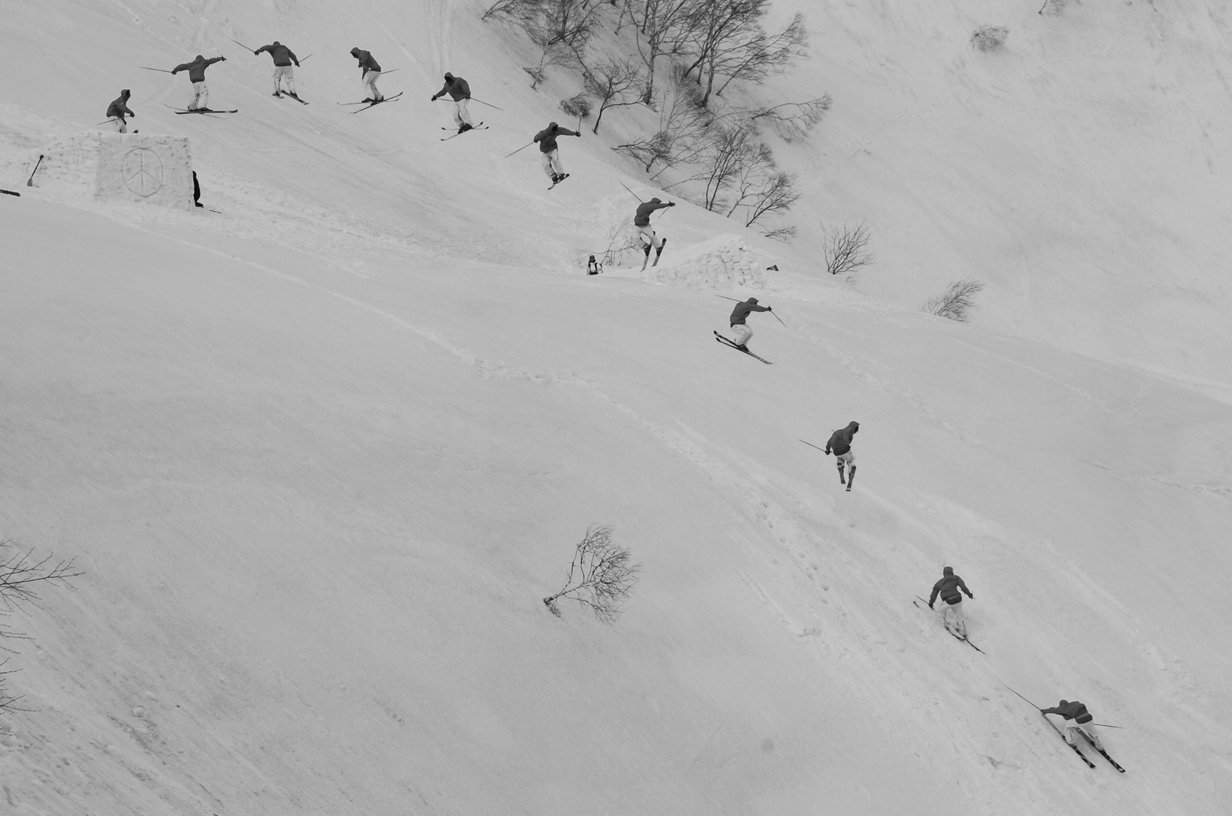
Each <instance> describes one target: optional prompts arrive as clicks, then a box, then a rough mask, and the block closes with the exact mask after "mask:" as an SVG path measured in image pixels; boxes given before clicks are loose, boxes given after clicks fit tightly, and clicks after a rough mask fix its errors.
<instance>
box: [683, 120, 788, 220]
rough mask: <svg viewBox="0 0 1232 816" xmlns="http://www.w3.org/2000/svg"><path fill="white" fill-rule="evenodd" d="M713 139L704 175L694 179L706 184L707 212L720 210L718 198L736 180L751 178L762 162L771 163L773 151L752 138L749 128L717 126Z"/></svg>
mask: <svg viewBox="0 0 1232 816" xmlns="http://www.w3.org/2000/svg"><path fill="white" fill-rule="evenodd" d="M711 136H712V138H711V140H710V144H709V149H708V150H707V151H706V162H705V164H704V165H703V168H702V170H701V172H700V173H698V174H697V175H696V176H694V177H693V178H694V179H697V180H699V181H702V182H705V193H704V195H703V198H702V206H703V207H705V208H706V209H707V210H715V209H717V208H718V207H720V206H721V205H722V202H721V201H720V199H719V196H721V195H722V194H723V193H724V192H725V191H726V190H727V189H729V188H730V187H732V186H733V185H734V184H736V182H737V180H744V179H747V178H749V177H750V175H751V174H752V173H754V172H755V168H756V166H757V165H758V163H759V161H768V160H769V156H770V149H769V148H768V147H766V146H765V145H763V144H759V143H758V142H757V140H756V139H755V138H753V131H752V130H751V129H750V128H747V127H742V126H737V127H733V128H723V127H719V126H715V127H713V128H712V129H711ZM737 206H739V200H737V202H736V203H735V204H733V205H732V208H731V210H729V211H728V213H727V214H728V216H729V217H730V216H731V213H732V212H733V211H734V210H735V209H736V207H737Z"/></svg>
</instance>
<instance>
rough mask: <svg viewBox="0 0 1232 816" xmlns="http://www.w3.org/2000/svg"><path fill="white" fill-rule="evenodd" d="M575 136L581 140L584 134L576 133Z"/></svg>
mask: <svg viewBox="0 0 1232 816" xmlns="http://www.w3.org/2000/svg"><path fill="white" fill-rule="evenodd" d="M573 135H574V136H576V137H578V138H579V139H580V138H582V134H580V133H575V134H573Z"/></svg>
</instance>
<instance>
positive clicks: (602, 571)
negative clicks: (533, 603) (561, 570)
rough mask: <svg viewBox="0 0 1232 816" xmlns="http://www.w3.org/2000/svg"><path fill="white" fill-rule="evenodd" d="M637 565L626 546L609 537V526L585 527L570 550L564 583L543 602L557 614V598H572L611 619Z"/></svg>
mask: <svg viewBox="0 0 1232 816" xmlns="http://www.w3.org/2000/svg"><path fill="white" fill-rule="evenodd" d="M641 569H642V567H641V564H634V563H633V562H632V559H631V556H630V555H629V551H628V550H627V549H625V548H624V547H622V546H620V545H619V544H617V543H615V542H614V541H612V528H610V527H606V526H597V527H588V528H587V529H586V535H585V536H584V537H583V538H582V540H581V541H580V542H578V545H577V547H576V549H575V550H574V552H573V562H572V563H571V564H570V565H569V577H568V578H567V579H565V585H564V586H563V587H561V589H560V591H559V592H557V593H556V594H555V595H549V596H548V597H546V598H544V599H543V603H544V605H545V606H547V608H548V609H549V610H551V612H552V614H553V615H556V616H557V617H560V608H559V607H558V606H557V601H559V600H560V599H561V598H572V599H574V600H575V601H577V602H578V603H580V604H582V605H583V606H587V607H590V611H591V612H593V613H594V615H595V617H596V618H598V619H599V620H601V621H603V622H604V623H609V624H610V623H615V622H616V619H617V618H618V617H620V613H621V607H622V605H623V604H624V602H625V601H626V600H628V598H629V594H630V593H631V592H632V591H633V586H634V584H636V583H637V578H638V573H640V572H641Z"/></svg>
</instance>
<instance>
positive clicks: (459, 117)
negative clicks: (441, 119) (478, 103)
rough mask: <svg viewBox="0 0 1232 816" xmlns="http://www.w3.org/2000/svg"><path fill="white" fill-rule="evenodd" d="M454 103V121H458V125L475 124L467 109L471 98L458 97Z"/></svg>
mask: <svg viewBox="0 0 1232 816" xmlns="http://www.w3.org/2000/svg"><path fill="white" fill-rule="evenodd" d="M453 104H454V108H453V121H454V122H456V123H457V125H458V127H462V126H463V125H470V124H473V123H472V122H471V115H470V113H469V112H468V111H467V109H466V108H467V106H468V105H469V104H470V100H469V99H458V100H455V101H454V103H453Z"/></svg>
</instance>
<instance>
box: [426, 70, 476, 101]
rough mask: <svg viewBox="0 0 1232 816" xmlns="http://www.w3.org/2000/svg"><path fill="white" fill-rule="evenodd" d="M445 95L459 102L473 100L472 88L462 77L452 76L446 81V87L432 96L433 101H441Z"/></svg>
mask: <svg viewBox="0 0 1232 816" xmlns="http://www.w3.org/2000/svg"><path fill="white" fill-rule="evenodd" d="M445 94H449V97H450V98H451V99H453V101H454V102H457V101H458V100H459V99H470V98H471V86H470V85H468V84H467V83H466V80H465V79H463V78H462V77H456V76H450V77H449V79H447V80H445V85H444V87H442V88H441V89H440V90H439V91H437V92H436V93H434V94H432V98H433V99H440V98H441V97H442V96H444V95H445Z"/></svg>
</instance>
